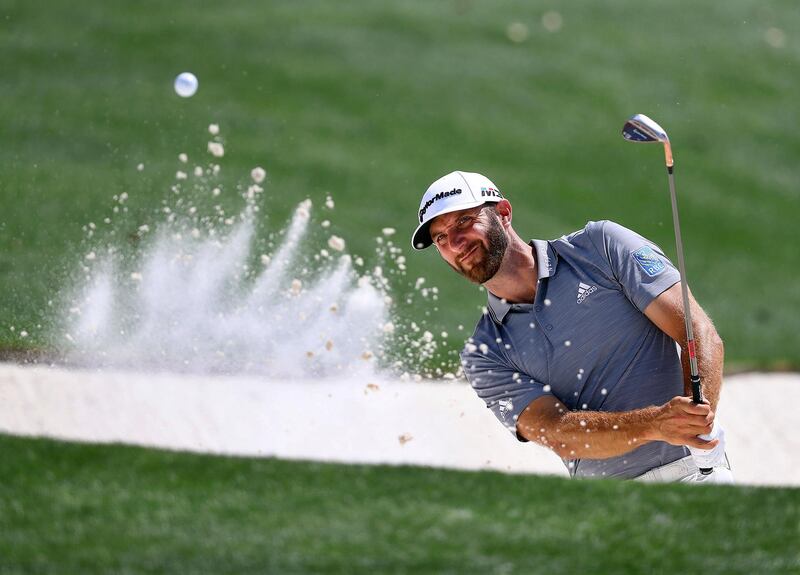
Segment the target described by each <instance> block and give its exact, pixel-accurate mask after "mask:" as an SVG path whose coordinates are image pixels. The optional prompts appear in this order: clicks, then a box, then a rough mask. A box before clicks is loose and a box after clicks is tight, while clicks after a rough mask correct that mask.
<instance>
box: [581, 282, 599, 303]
mask: <svg viewBox="0 0 800 575" xmlns="http://www.w3.org/2000/svg"><path fill="white" fill-rule="evenodd" d="M596 291H597V286H589V285H586V284H585V283H583V282H580V283H579V284H578V303H579V304H581V303H583V300H585V299H586V298H587V297H589V296H590V295H592V294H593V293H594V292H596Z"/></svg>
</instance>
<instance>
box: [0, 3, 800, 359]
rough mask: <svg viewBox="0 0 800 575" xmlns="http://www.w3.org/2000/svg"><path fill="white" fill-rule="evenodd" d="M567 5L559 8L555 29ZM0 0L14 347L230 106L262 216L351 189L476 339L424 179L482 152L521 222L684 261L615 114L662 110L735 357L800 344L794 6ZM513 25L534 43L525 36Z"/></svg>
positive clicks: (703, 291) (49, 331)
mask: <svg viewBox="0 0 800 575" xmlns="http://www.w3.org/2000/svg"><path fill="white" fill-rule="evenodd" d="M553 11H555V12H557V13H558V14H559V15H560V17H561V23H562V24H561V27H560V28H559V29H558V30H557V31H548V29H547V28H546V27H545V26H544V25H543V17H544V15H545V14H546V13H547V12H553ZM0 17H2V22H3V27H2V32H0V69H2V70H3V73H2V74H0V91H2V94H3V97H2V98H0V345H2V346H3V347H4V348H5V349H10V348H51V347H53V346H54V345H57V344H58V343H59V342H60V341H61V339H60V338H62V337H63V334H60V333H58V332H57V331H55V330H54V325H55V323H56V322H55V321H54V320H55V318H56V317H58V315H59V314H60V313H61V310H59V309H58V307H59V301H60V300H59V295H60V294H61V293H62V292H63V290H64V289H65V288H68V286H69V285H70V282H71V281H72V280H73V276H74V275H75V274H76V273H77V270H78V265H79V262H80V260H81V258H82V257H83V255H84V254H85V253H86V252H87V251H88V250H89V249H90V248H92V247H94V246H91V245H87V244H86V243H85V242H84V241H83V232H82V231H81V227H82V226H84V225H86V224H88V223H89V222H93V223H96V224H97V225H99V226H100V227H101V228H102V227H103V224H102V220H103V218H104V217H106V216H108V215H109V214H110V209H111V205H112V201H111V197H112V196H113V195H114V194H119V193H122V192H127V193H128V194H129V195H130V200H129V204H128V205H129V210H130V212H129V214H128V215H127V217H126V219H124V220H123V221H120V222H119V223H118V224H115V225H117V226H118V227H119V229H118V230H117V233H116V236H115V237H116V240H115V241H118V242H120V243H125V242H126V241H129V240H128V239H127V238H131V237H133V236H135V232H136V230H137V228H138V226H139V225H141V224H143V223H148V224H150V225H151V226H154V225H156V224H157V223H158V218H159V217H162V218H163V216H155V212H156V210H157V209H158V208H159V206H160V202H161V200H162V199H163V198H164V197H165V196H167V195H168V194H169V186H170V184H171V183H172V181H173V178H174V174H175V171H176V170H177V169H179V168H181V167H182V165H179V163H178V161H177V155H178V153H180V152H186V153H188V154H189V157H190V166H191V165H194V164H195V163H199V164H201V165H205V164H206V163H207V162H208V161H209V160H210V157H209V156H208V155H207V154H206V152H205V145H206V141H207V139H208V134H207V132H206V127H207V125H208V124H209V123H211V122H216V123H219V124H220V126H221V129H222V133H223V135H224V137H225V142H226V156H225V158H224V161H223V162H222V164H223V172H222V176H221V178H222V179H221V182H222V184H223V188H224V190H225V193H224V194H223V196H222V197H221V199H220V202H221V204H222V205H223V206H225V207H226V209H230V210H234V211H235V210H236V209H237V208H236V206H237V205H238V204H237V199H236V198H237V196H236V193H235V186H236V185H237V184H240V183H243V182H244V181H246V180H247V178H248V174H249V171H250V169H251V168H252V167H254V166H256V165H262V166H264V167H265V168H266V169H267V170H268V172H269V185H268V187H267V194H268V199H267V201H266V202H265V204H266V206H265V207H266V210H265V211H266V212H267V213H268V219H269V221H268V226H266V227H265V229H272V230H276V229H280V228H281V227H282V226H283V224H284V222H285V221H286V218H287V217H288V214H289V213H290V211H291V210H292V208H293V207H294V206H295V205H296V204H297V203H298V202H299V201H300V200H302V199H304V198H306V197H310V198H311V199H312V200H313V201H314V202H315V204H316V206H320V205H321V204H322V202H323V200H324V198H325V196H326V195H327V194H332V195H333V197H334V199H335V201H336V206H337V207H336V210H335V211H334V213H333V214H332V215H330V219H331V220H332V222H333V225H332V227H331V230H330V231H331V233H336V234H338V235H341V236H343V237H344V238H345V239H346V241H347V244H348V248H349V250H350V251H352V252H353V253H355V254H357V255H361V256H364V257H365V258H366V260H367V265H368V266H369V265H373V264H375V263H376V261H375V258H374V257H373V249H374V238H375V237H376V236H378V235H380V233H381V229H382V228H384V227H394V228H396V229H397V230H398V235H397V236H396V241H397V243H398V244H399V245H401V246H402V247H403V248H404V249H405V250H406V252H407V253H406V255H407V259H408V262H407V265H408V275H407V276H406V277H399V276H396V275H395V276H392V278H393V281H394V282H395V287H394V289H395V291H396V293H397V296H398V297H397V298H396V301H397V302H398V308H397V313H398V314H400V315H402V316H404V317H410V318H412V319H416V320H417V321H425V322H427V323H428V324H430V327H431V328H432V329H431V330H432V331H434V332H435V333H437V334H438V333H439V331H440V329H441V330H446V331H448V332H449V333H450V334H451V335H450V338H449V345H450V347H451V348H452V349H457V348H459V347H460V346H461V343H462V342H463V339H464V338H465V337H466V336H467V335H468V334H469V331H470V330H471V327H472V325H473V323H474V321H475V320H476V319H477V314H478V313H479V312H478V310H479V308H480V306H481V305H483V303H484V297H485V296H484V294H482V293H478V291H477V290H476V288H475V287H474V286H470V285H468V284H467V283H466V282H464V281H463V280H462V279H461V278H458V277H456V276H455V274H453V273H452V272H451V271H450V269H449V268H447V266H445V265H443V264H442V263H441V262H440V261H438V258H437V256H436V254H435V253H424V254H412V253H411V250H410V248H409V247H408V236H409V234H410V232H411V231H412V230H413V228H414V226H415V222H416V220H415V212H416V210H417V205H418V200H419V196H420V194H421V192H422V191H423V190H424V189H425V187H426V186H427V185H428V184H429V183H430V182H431V181H432V180H433V179H435V178H436V177H438V176H440V175H442V174H444V173H446V172H449V171H451V170H453V169H465V170H474V171H480V172H483V173H485V174H487V175H489V176H490V177H491V178H492V179H493V180H494V181H495V182H496V183H497V184H498V186H499V187H500V188H501V190H503V191H504V192H505V194H506V195H507V196H508V197H509V198H510V199H511V200H512V202H513V205H514V208H515V212H514V224H515V227H516V229H517V230H518V231H519V232H520V233H521V234H522V235H523V236H526V237H540V238H552V237H557V236H559V235H561V234H564V233H568V232H570V231H573V230H575V229H578V228H580V227H582V226H583V225H584V224H585V222H586V221H587V220H598V219H604V218H608V219H613V220H616V221H619V222H620V223H622V224H624V225H627V226H629V227H632V228H635V229H636V230H638V231H639V232H640V233H642V234H644V235H646V236H649V237H651V238H652V239H653V240H655V241H656V242H658V243H659V244H660V245H662V246H663V247H664V248H665V249H666V251H667V253H668V254H670V255H672V256H673V257H674V255H675V252H674V243H673V241H674V240H673V236H672V226H671V213H670V207H669V199H668V191H667V181H666V176H665V173H664V169H663V157H662V153H661V150H659V149H658V148H657V147H645V146H633V145H631V144H626V143H625V142H623V140H622V139H621V137H620V135H619V131H620V128H621V126H622V123H623V121H624V119H625V118H626V117H627V116H629V115H630V114H632V113H635V112H644V113H647V114H650V115H651V116H653V117H654V118H655V119H657V120H658V121H659V122H660V123H662V125H664V126H665V127H666V129H667V130H668V132H669V134H670V136H671V138H672V140H673V145H674V151H675V156H676V162H677V164H676V178H677V186H678V193H679V195H680V202H681V209H682V224H683V232H684V242H685V246H686V251H687V265H688V277H689V280H690V284H691V286H692V288H693V290H694V292H695V294H696V295H697V297H698V299H699V300H700V302H701V303H702V304H703V305H704V306H705V307H706V308H707V309H708V311H709V313H710V314H711V316H712V317H713V319H714V320H715V322H716V324H717V326H718V328H719V331H720V332H721V334H722V336H723V338H724V340H725V342H726V351H727V361H728V364H729V366H732V367H745V366H747V367H795V368H796V367H798V365H800V356H798V352H797V350H798V349H799V347H798V337H797V334H796V327H797V325H796V318H797V317H798V316H799V315H800V283H798V282H797V281H796V276H797V274H796V270H797V269H798V267H799V264H800V255H798V250H797V247H796V237H797V236H796V228H797V226H796V222H795V219H796V218H797V214H798V208H800V191H798V190H800V188H798V186H797V182H798V181H800V164H798V162H797V157H798V156H800V135H799V134H798V131H797V130H796V126H797V125H798V123H799V122H800V107H798V106H797V103H796V95H797V93H798V92H800V75H798V74H797V73H796V71H797V69H798V64H800V41H798V38H797V37H796V36H795V35H794V31H796V30H798V29H800V12H798V11H797V10H796V9H795V6H794V5H793V4H792V3H791V2H785V1H780V0H767V1H759V0H731V1H729V2H725V4H724V6H722V5H716V4H708V3H698V2H691V1H689V0H677V1H676V2H670V3H641V2H636V1H635V0H609V1H606V2H602V3H598V2H594V1H592V0H577V1H570V2H567V1H565V0H553V1H551V2H548V3H547V5H541V4H537V3H519V2H510V1H498V2H462V1H453V2H437V3H431V2H425V1H422V0H417V1H411V2H407V1H405V0H403V1H401V0H392V1H388V2H379V3H376V2H371V3H370V2H357V1H355V0H345V1H341V2H335V3H330V2H322V1H319V0H316V1H314V0H312V1H304V2H259V1H257V0H243V1H239V2H236V3H234V4H231V3H208V2H201V1H189V2H180V3H174V2H157V1H155V0H144V1H141V2H125V3H107V2H101V1H99V0H77V1H75V2H70V3H68V4H62V3H54V2H49V1H46V0H26V1H22V0H0ZM550 21H551V22H552V16H551V19H550ZM512 22H520V23H522V24H524V25H525V26H527V29H528V37H527V38H526V39H525V41H523V42H521V43H514V42H512V41H510V40H509V38H508V36H507V33H506V30H507V27H508V26H509V24H511V23H512ZM184 70H191V71H193V72H194V73H195V74H197V76H198V77H199V79H200V89H199V91H198V93H197V95H196V96H194V97H193V98H191V99H188V100H184V99H180V98H178V97H177V96H176V95H175V94H174V93H173V91H172V80H173V78H174V77H175V76H176V75H177V74H178V73H179V72H182V71H184ZM139 163H142V164H144V171H142V172H138V171H137V169H136V166H137V165H138V164H139ZM326 217H327V216H326ZM417 277H425V278H427V282H428V283H427V284H426V285H437V286H439V287H440V290H441V291H440V297H439V300H438V302H424V303H416V304H415V305H413V306H407V305H405V304H404V303H403V302H404V295H405V294H406V293H407V292H408V291H410V288H409V286H408V284H409V283H413V282H414V280H415V279H416V278H417ZM459 324H462V325H463V326H464V329H463V330H458V329H457V326H458V325H459ZM12 326H13V327H14V331H11V329H10V328H11V327H12ZM23 330H24V331H26V332H27V333H28V336H27V337H21V335H20V333H21V331H23ZM453 357H454V356H453Z"/></svg>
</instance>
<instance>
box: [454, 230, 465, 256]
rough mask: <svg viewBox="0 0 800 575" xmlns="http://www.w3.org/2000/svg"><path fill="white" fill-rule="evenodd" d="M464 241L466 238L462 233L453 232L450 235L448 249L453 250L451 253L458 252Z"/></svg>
mask: <svg viewBox="0 0 800 575" xmlns="http://www.w3.org/2000/svg"><path fill="white" fill-rule="evenodd" d="M466 241H467V238H466V236H465V235H464V233H463V232H461V231H459V230H453V231H452V232H451V233H450V247H451V248H452V249H453V251H456V252H458V251H460V250H461V248H462V247H463V245H464V242H466Z"/></svg>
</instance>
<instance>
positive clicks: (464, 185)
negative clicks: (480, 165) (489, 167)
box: [411, 172, 503, 250]
mask: <svg viewBox="0 0 800 575" xmlns="http://www.w3.org/2000/svg"><path fill="white" fill-rule="evenodd" d="M502 199H503V196H502V194H500V190H498V189H497V186H495V185H494V184H493V183H492V182H491V180H489V178H487V177H486V176H482V175H481V174H476V173H474V172H451V173H449V174H447V175H446V176H442V177H441V178H439V179H438V180H436V181H435V182H433V183H432V184H431V185H430V187H429V188H428V189H427V191H426V192H425V194H424V195H423V196H422V200H421V201H420V204H419V212H418V217H419V226H418V227H417V229H416V230H415V231H414V236H413V237H412V239H411V245H412V247H413V248H414V249H415V250H421V249H425V248H427V247H428V246H429V245H431V243H433V242H432V241H431V234H430V225H431V222H432V221H433V219H434V218H436V217H437V216H440V215H442V214H447V213H450V212H456V211H459V210H467V209H469V208H474V207H476V206H480V205H481V204H484V203H486V202H499V201H500V200H502Z"/></svg>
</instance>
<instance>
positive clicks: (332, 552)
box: [0, 436, 800, 575]
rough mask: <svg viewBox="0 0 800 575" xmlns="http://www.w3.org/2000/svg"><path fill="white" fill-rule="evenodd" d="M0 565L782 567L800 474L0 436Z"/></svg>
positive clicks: (498, 569) (791, 549)
mask: <svg viewBox="0 0 800 575" xmlns="http://www.w3.org/2000/svg"><path fill="white" fill-rule="evenodd" d="M0 453H2V457H0V476H2V478H3V481H2V483H0V533H2V536H1V537H0V573H86V574H89V573H214V574H220V573H280V574H288V573H459V574H462V573H481V574H486V573H565V574H572V573H615V574H621V573H681V572H683V573H708V574H711V573H724V574H732V573H743V574H744V573H746V574H748V575H749V574H751V573H760V574H763V573H791V572H797V570H798V569H800V555H798V553H799V551H798V547H797V541H798V537H800V491H799V490H797V489H773V488H769V489H768V488H752V487H730V486H717V487H700V486H682V485H642V484H634V483H630V482H628V483H624V482H614V481H569V480H566V479H559V478H550V477H536V476H512V475H503V474H499V473H470V472H457V471H445V470H438V469H426V468H415V467H382V466H374V467H372V466H345V465H332V464H322V463H305V462H289V461H277V460H272V459H243V458H229V457H213V456H207V455H194V454H186V453H175V452H165V451H157V450H150V449H143V448H135V447H124V446H119V445H104V446H100V445H82V444H73V443H63V442H56V441H51V440H44V439H28V438H17V437H11V436H0Z"/></svg>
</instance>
